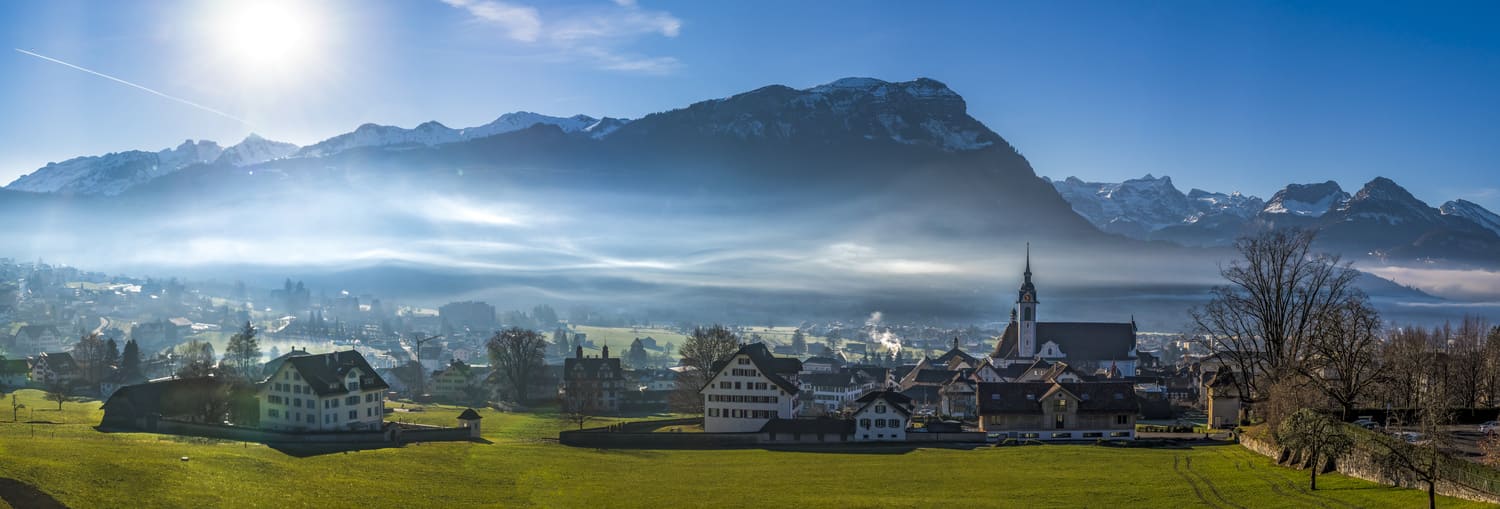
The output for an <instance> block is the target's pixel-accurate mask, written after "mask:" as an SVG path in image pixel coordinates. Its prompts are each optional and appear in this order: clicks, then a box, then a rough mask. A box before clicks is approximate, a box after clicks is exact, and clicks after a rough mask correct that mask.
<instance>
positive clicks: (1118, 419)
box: [1115, 414, 1130, 425]
mask: <svg viewBox="0 0 1500 509" xmlns="http://www.w3.org/2000/svg"><path fill="white" fill-rule="evenodd" d="M1115 424H1121V425H1124V424H1130V416H1129V415H1125V414H1120V415H1116V416H1115Z"/></svg>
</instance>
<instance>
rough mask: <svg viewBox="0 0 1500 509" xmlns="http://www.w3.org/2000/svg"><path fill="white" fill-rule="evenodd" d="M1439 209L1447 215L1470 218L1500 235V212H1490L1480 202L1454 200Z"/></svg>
mask: <svg viewBox="0 0 1500 509" xmlns="http://www.w3.org/2000/svg"><path fill="white" fill-rule="evenodd" d="M1438 210H1439V211H1441V212H1442V213H1443V215H1445V216H1456V217H1462V218H1464V219H1468V220H1470V221H1473V222H1475V223H1478V224H1479V226H1483V227H1484V228H1485V229H1487V230H1489V231H1492V232H1495V233H1496V234H1497V235H1500V214H1496V213H1494V212H1490V211H1489V210H1488V209H1486V208H1484V207H1481V206H1479V204H1477V203H1474V202H1471V201H1468V200H1453V201H1450V202H1448V203H1444V204H1443V206H1442V207H1438Z"/></svg>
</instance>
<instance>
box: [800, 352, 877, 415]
mask: <svg viewBox="0 0 1500 509" xmlns="http://www.w3.org/2000/svg"><path fill="white" fill-rule="evenodd" d="M805 367H806V365H805V364H804V369H805ZM884 382H885V381H884V380H880V379H876V378H873V377H871V376H870V374H869V373H868V372H867V371H861V370H858V369H851V368H841V369H839V370H838V371H836V372H833V373H802V374H801V375H799V376H798V385H799V386H800V388H801V391H800V392H799V395H800V398H801V399H802V409H803V410H804V411H805V412H807V413H809V414H814V413H816V414H825V415H831V414H836V413H839V412H840V411H842V410H846V409H847V410H852V409H853V406H854V402H855V400H857V399H859V397H860V396H862V395H864V394H865V393H866V392H869V391H872V390H875V389H877V388H880V387H883V386H884Z"/></svg>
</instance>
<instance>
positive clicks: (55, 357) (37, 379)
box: [31, 352, 82, 387]
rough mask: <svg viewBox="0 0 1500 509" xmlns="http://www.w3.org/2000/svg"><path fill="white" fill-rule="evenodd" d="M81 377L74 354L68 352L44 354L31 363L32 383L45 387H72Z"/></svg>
mask: <svg viewBox="0 0 1500 509" xmlns="http://www.w3.org/2000/svg"><path fill="white" fill-rule="evenodd" d="M81 375H82V373H81V372H80V370H79V369H78V363H77V362H75V361H74V360H73V354H70V353H67V352H59V353H43V354H41V355H38V356H36V360H35V361H33V362H32V363H31V381H32V382H33V383H35V384H38V385H41V386H43V387H46V386H49V385H52V384H54V383H62V384H64V385H70V384H72V383H73V382H75V381H77V380H78V377H79V376H81Z"/></svg>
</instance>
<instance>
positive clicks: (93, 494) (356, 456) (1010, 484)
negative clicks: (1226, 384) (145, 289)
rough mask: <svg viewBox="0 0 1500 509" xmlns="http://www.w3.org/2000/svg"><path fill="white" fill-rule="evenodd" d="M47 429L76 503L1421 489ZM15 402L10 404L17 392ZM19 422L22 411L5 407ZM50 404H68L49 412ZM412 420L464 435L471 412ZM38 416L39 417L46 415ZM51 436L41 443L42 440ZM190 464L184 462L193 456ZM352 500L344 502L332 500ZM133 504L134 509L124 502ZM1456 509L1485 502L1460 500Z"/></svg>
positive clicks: (22, 446)
mask: <svg viewBox="0 0 1500 509" xmlns="http://www.w3.org/2000/svg"><path fill="white" fill-rule="evenodd" d="M20 394H21V398H20V400H21V402H22V403H25V404H26V405H27V406H28V407H32V406H33V405H35V408H37V411H36V414H35V419H36V420H39V421H51V422H60V423H62V424H37V425H31V424H25V423H11V422H8V421H9V419H10V415H9V412H0V477H9V478H15V479H19V480H21V481H24V482H27V483H31V484H33V485H35V486H37V487H40V488H41V489H42V490H44V491H46V492H47V493H49V494H51V495H52V496H54V497H56V498H57V499H59V500H61V501H62V502H63V503H65V504H68V505H69V506H72V507H80V508H82V507H121V506H122V505H128V506H130V507H217V506H223V507H251V506H256V507H285V506H304V505H312V504H314V502H315V501H322V500H327V501H328V502H322V503H320V505H326V506H329V507H333V506H361V507H393V506H411V505H414V504H422V505H424V506H431V507H453V506H458V507H470V506H501V507H517V506H542V507H690V506H703V505H710V504H712V505H716V506H725V507H769V506H816V507H888V506H894V507H930V506H938V505H951V506H959V505H962V506H966V507H974V506H999V507H1079V506H1090V507H1116V506H1131V507H1163V506H1173V507H1177V506H1188V507H1254V508H1263V507H1306V506H1316V505H1322V506H1328V507H1334V506H1342V507H1349V506H1359V507H1415V506H1420V505H1422V504H1424V503H1425V498H1424V496H1425V495H1424V494H1423V493H1421V492H1418V491H1412V490H1402V489H1394V488H1386V487H1380V486H1376V485H1374V484H1371V483H1367V482H1364V481H1359V480H1355V479H1350V478H1346V477H1343V476H1339V475H1328V476H1326V477H1322V478H1320V480H1319V485H1320V486H1323V487H1324V489H1321V490H1319V491H1317V492H1312V493H1308V492H1305V491H1303V488H1302V487H1303V485H1304V483H1305V481H1306V479H1305V476H1304V475H1303V472H1299V471H1295V470H1289V469H1284V468H1280V467H1276V466H1274V465H1272V464H1271V463H1270V462H1269V461H1268V460H1266V459H1265V458H1262V457H1260V456H1257V455H1255V454H1253V453H1250V452H1248V451H1246V450H1244V449H1241V448H1239V447H1236V446H1213V447H1199V448H1195V449H1181V450H1171V449H1119V448H1108V447H1098V446H1091V445H1067V446H1059V445H1054V446H1037V447H1022V448H998V449H992V448H980V449H978V450H960V449H914V450H910V449H905V448H884V447H878V448H868V449H866V450H859V451H845V452H837V453H834V452H805V451H804V452H793V451H769V450H733V451H633V450H631V451H627V450H615V451H611V450H595V449H578V448H571V447H565V446H560V445H557V444H556V443H555V442H552V441H549V440H547V439H549V438H553V437H555V436H556V432H557V430H558V429H559V428H562V427H564V426H566V425H565V424H562V423H561V422H560V421H557V420H554V419H550V418H548V417H547V416H545V415H533V414H501V413H496V412H492V411H486V412H484V413H483V415H484V417H485V419H484V421H483V423H484V427H485V430H486V431H485V437H486V438H487V439H488V440H490V441H491V442H493V443H490V444H480V443H431V444H420V445H409V446H406V447H403V448H387V449H377V450H367V451H359V452H349V453H335V454H323V455H313V456H305V457H298V456H293V455H289V454H287V453H285V452H282V451H278V450H276V449H272V448H270V447H266V446H263V445H257V444H245V443H239V442H226V441H216V440H204V439H190V438H175V437H166V436H159V435H150V434H136V433H100V432H97V431H95V430H94V429H93V428H92V426H93V424H94V423H96V422H98V418H99V416H100V413H99V410H98V403H97V402H90V403H68V404H66V405H65V406H64V409H63V411H61V412H58V411H56V410H55V409H56V408H57V405H56V404H55V403H52V404H49V403H47V402H45V401H42V400H41V393H39V392H36V391H22V392H21V393H20ZM6 401H9V398H6ZM0 408H3V410H9V408H8V407H0ZM46 409H51V410H46ZM428 410H429V411H427V412H420V413H410V414H405V413H403V414H398V415H400V417H401V418H402V419H403V420H407V421H413V422H427V423H435V424H448V423H452V422H454V421H453V420H452V419H453V417H454V416H456V415H457V413H458V411H459V409H457V408H451V407H429V409H428ZM21 417H22V420H23V421H25V420H27V419H28V418H30V415H29V409H28V410H23V411H22V415H21ZM33 427H34V428H35V435H34V436H33V434H32V431H31V430H32V428H33ZM183 456H187V457H189V461H185V462H184V461H181V459H180V458H181V457H183ZM333 497H336V498H333ZM126 500H129V501H130V502H129V503H128V504H123V501H126ZM1439 503H1440V504H1442V505H1444V506H1447V507H1479V505H1478V504H1469V503H1466V502H1463V501H1459V500H1453V499H1444V500H1441V501H1440V502H1439Z"/></svg>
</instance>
